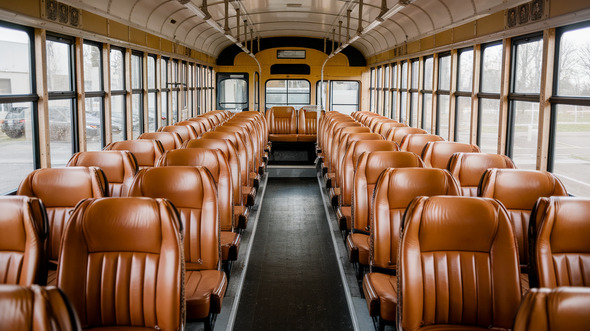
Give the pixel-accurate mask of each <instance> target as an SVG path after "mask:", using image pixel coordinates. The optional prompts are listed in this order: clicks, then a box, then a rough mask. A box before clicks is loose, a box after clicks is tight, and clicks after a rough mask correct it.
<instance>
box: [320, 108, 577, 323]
mask: <svg viewBox="0 0 590 331" xmlns="http://www.w3.org/2000/svg"><path fill="white" fill-rule="evenodd" d="M383 130H385V131H383ZM420 131H422V130H420V129H415V128H407V127H405V126H403V124H399V123H397V122H395V121H392V120H389V119H386V118H384V117H381V116H379V115H376V114H373V113H369V112H356V113H353V114H352V116H346V115H342V114H339V113H336V112H327V113H323V114H321V117H320V123H319V132H318V148H317V151H318V165H319V166H320V169H321V171H322V173H323V174H324V178H325V183H326V184H327V186H328V187H329V189H330V194H331V196H332V197H337V199H334V198H333V199H332V203H333V206H334V207H335V209H336V214H337V217H338V219H339V223H340V226H341V229H342V230H344V234H345V238H346V246H347V249H348V251H349V258H350V261H351V262H352V263H354V266H355V268H356V269H357V276H358V277H359V280H360V279H361V277H362V276H363V273H364V272H365V271H366V270H367V269H369V268H370V270H371V271H373V272H371V273H369V274H367V275H365V277H363V290H364V294H365V296H366V299H367V304H368V307H369V312H370V314H371V316H374V317H375V318H376V321H378V323H377V325H381V326H383V325H384V324H385V323H394V322H395V320H396V319H395V318H396V309H395V307H396V303H397V300H398V295H397V287H396V277H397V276H396V275H398V273H397V269H398V268H399V264H398V263H397V261H398V253H399V252H398V249H397V248H398V245H399V244H398V243H399V233H400V227H401V224H402V219H403V214H404V212H405V210H406V207H407V206H408V204H409V203H410V202H411V201H412V200H413V199H414V198H416V197H417V196H434V195H455V196H461V195H463V196H481V197H489V198H494V199H496V200H497V201H500V202H501V203H503V207H504V206H505V208H507V211H508V213H509V215H510V217H509V218H508V219H509V221H510V224H511V230H512V232H513V233H514V234H515V235H516V238H517V241H516V243H517V246H518V250H517V252H518V253H519V261H520V263H521V265H522V266H521V270H522V272H523V274H522V276H521V282H522V289H521V290H522V292H523V293H526V292H527V291H528V287H529V286H528V277H527V275H526V273H527V271H529V269H528V242H529V240H528V233H527V229H529V227H528V224H529V219H530V215H531V210H532V209H533V206H534V204H535V202H536V201H537V200H538V199H539V198H540V197H549V196H555V195H567V192H566V190H565V188H564V187H563V185H562V184H561V182H560V181H559V180H558V179H557V178H556V177H555V176H553V175H552V174H550V173H546V172H539V171H528V170H514V169H512V168H515V166H514V164H513V162H512V161H511V160H510V159H509V158H507V157H506V156H502V155H496V154H484V153H479V149H478V148H477V146H475V145H470V144H459V143H453V142H445V141H443V140H442V138H440V137H438V136H435V135H428V134H426V133H425V132H420ZM396 133H397V134H396ZM400 145H401V146H402V147H401V149H402V150H403V151H399V149H400ZM416 152H418V153H420V155H421V157H420V156H418V155H417V153H416ZM408 167H409V168H408ZM490 168H497V169H490ZM501 168H504V169H501ZM488 169H490V170H488ZM330 171H334V172H335V173H331V172H330ZM351 197H352V198H351ZM533 277H534V276H531V278H533ZM519 284H520V282H519ZM519 288H520V287H519ZM379 303H380V304H379ZM376 307H380V308H378V309H377V308H376ZM379 322H380V323H379Z"/></svg>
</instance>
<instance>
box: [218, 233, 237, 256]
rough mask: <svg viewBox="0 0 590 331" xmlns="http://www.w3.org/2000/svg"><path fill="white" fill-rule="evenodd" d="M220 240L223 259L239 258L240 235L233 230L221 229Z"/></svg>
mask: <svg viewBox="0 0 590 331" xmlns="http://www.w3.org/2000/svg"><path fill="white" fill-rule="evenodd" d="M219 241H220V244H221V260H223V261H235V260H237V259H238V250H239V249H240V235H239V234H238V233H235V232H232V231H221V236H220V237H219Z"/></svg>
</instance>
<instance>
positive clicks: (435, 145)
mask: <svg viewBox="0 0 590 331" xmlns="http://www.w3.org/2000/svg"><path fill="white" fill-rule="evenodd" d="M460 152H463V153H479V152H480V150H479V147H477V146H476V145H473V144H464V143H457V142H452V141H431V142H429V143H427V144H426V146H425V147H424V150H423V151H422V161H424V165H425V166H426V167H428V168H439V169H447V165H448V164H449V160H450V159H451V156H452V155H453V154H455V153H460Z"/></svg>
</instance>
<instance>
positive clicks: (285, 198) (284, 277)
mask: <svg viewBox="0 0 590 331" xmlns="http://www.w3.org/2000/svg"><path fill="white" fill-rule="evenodd" d="M261 208H262V209H261V211H260V217H259V219H258V227H257V230H256V231H257V232H256V237H255V239H254V243H253V246H252V252H251V255H250V262H249V265H248V271H247V273H246V278H245V282H244V288H243V289H242V296H241V300H240V302H239V307H238V313H237V316H236V320H235V325H234V330H351V329H352V324H351V318H350V313H349V310H348V306H347V302H346V297H345V295H344V289H343V287H342V282H341V278H340V274H339V270H338V265H337V261H336V257H335V254H334V248H333V245H332V239H331V236H330V231H329V226H328V224H327V222H326V216H325V213H324V208H323V205H322V198H321V195H320V191H319V187H318V183H317V179H316V178H273V177H271V178H269V179H268V183H267V187H266V192H265V196H264V201H263V203H262V207H261Z"/></svg>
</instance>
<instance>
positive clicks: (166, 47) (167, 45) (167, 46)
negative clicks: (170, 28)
mask: <svg viewBox="0 0 590 331" xmlns="http://www.w3.org/2000/svg"><path fill="white" fill-rule="evenodd" d="M161 44H162V46H161V47H162V50H163V51H164V52H170V53H172V51H173V49H172V42H171V41H170V40H168V39H163V38H162V39H161Z"/></svg>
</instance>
